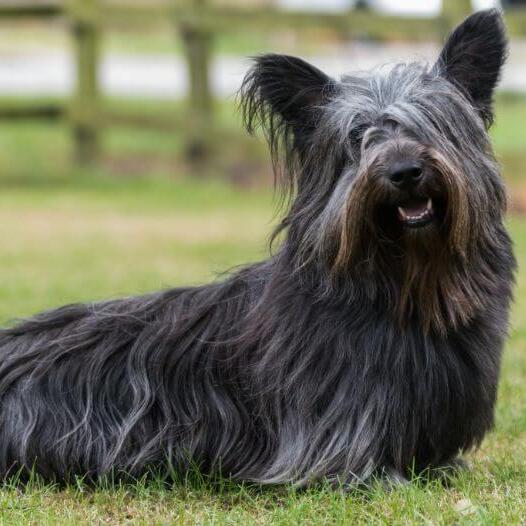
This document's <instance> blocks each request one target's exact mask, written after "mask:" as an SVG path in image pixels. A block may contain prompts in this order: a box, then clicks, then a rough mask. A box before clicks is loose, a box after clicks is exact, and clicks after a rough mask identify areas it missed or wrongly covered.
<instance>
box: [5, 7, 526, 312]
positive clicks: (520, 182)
mask: <svg viewBox="0 0 526 526" xmlns="http://www.w3.org/2000/svg"><path fill="white" fill-rule="evenodd" d="M492 6H497V7H502V8H503V9H504V12H505V16H506V22H507V25H508V28H509V32H510V35H511V38H512V40H511V53H510V57H509V61H508V64H507V66H506V70H505V72H504V76H503V80H502V84H501V86H500V90H499V93H498V97H497V112H496V114H497V119H496V124H495V126H494V128H493V129H492V135H493V138H494V142H495V147H496V150H497V154H498V158H499V160H500V162H501V163H502V166H503V171H504V174H505V177H506V179H507V181H508V183H509V187H510V197H511V210H512V213H513V219H512V228H513V229H514V230H513V233H514V236H515V237H517V238H518V237H520V234H521V232H522V231H523V227H522V224H523V223H522V214H523V213H524V212H525V211H526V178H525V177H524V176H523V167H524V166H525V161H526V105H525V104H524V101H525V100H526V99H525V97H526V1H519V0H515V1H512V0H507V1H502V2H500V1H498V0H473V2H471V1H469V0H466V1H464V0H443V1H441V0H427V1H425V2H424V1H421V0H396V1H395V0H187V1H185V0H69V1H66V0H0V236H1V239H2V249H1V252H0V272H1V273H2V275H3V279H2V280H0V300H1V301H0V317H3V318H4V319H7V318H12V317H13V316H18V315H26V314H29V313H31V312H33V311H35V310H37V309H40V308H44V307H49V306H51V305H55V304H58V303H63V302H68V301H74V300H88V299H94V298H99V297H108V296H118V295H121V294H135V293H139V292H143V291H147V290H152V289H156V288H159V287H163V286H167V285H175V284H180V283H183V282H185V283H188V282H190V283H199V282H202V281H203V280H206V279H210V278H211V277H213V276H214V274H215V273H216V272H219V271H222V270H224V269H225V268H227V267H229V266H232V265H235V264H238V263H241V262H246V261H253V260H255V259H257V258H260V257H262V256H263V255H264V254H265V253H266V249H265V240H266V237H267V235H268V232H269V231H270V229H271V226H272V221H273V219H272V218H273V217H274V220H275V215H273V197H272V189H271V186H272V173H271V168H270V164H269V159H268V153H267V149H266V146H265V144H264V141H263V140H261V139H260V140H257V139H253V138H249V137H247V136H246V135H245V134H244V132H243V130H242V126H241V120H240V116H239V113H238V111H237V108H236V101H235V93H236V90H237V89H238V88H239V86H240V83H241V80H242V78H243V75H244V73H245V72H246V70H247V68H248V67H249V65H250V60H249V59H248V58H247V57H249V56H251V55H255V54H258V53H262V52H269V51H272V52H278V53H289V54H296V55H300V56H302V57H304V58H306V59H307V60H310V61H311V62H313V63H314V64H316V65H317V66H318V67H320V68H321V69H323V70H325V71H327V72H328V73H331V74H333V75H339V74H341V73H343V72H346V71H352V70H360V69H369V68H370V67H372V66H374V65H381V64H384V63H388V62H391V61H393V60H399V61H408V60H414V59H423V60H427V61H429V62H432V61H434V60H435V58H436V56H437V54H438V51H439V49H440V44H441V42H442V41H443V39H444V37H445V35H446V34H447V33H448V31H450V30H451V28H452V27H454V25H455V24H457V23H458V22H459V21H460V20H462V19H463V18H464V17H465V16H467V15H468V14H469V13H470V12H471V11H474V10H477V9H481V8H486V7H492Z"/></svg>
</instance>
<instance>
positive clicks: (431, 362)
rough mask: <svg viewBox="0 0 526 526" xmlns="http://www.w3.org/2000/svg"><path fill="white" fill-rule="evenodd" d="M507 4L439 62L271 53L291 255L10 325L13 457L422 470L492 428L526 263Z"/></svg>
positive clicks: (259, 79)
mask: <svg viewBox="0 0 526 526" xmlns="http://www.w3.org/2000/svg"><path fill="white" fill-rule="evenodd" d="M506 49H507V42H506V35H505V30H504V26H503V22H502V18H501V15H500V14H499V12H498V11H496V10H489V11H481V12H478V13H476V14H474V15H472V16H470V17H469V18H468V19H467V20H466V21H465V22H463V23H462V24H461V25H460V26H459V27H458V28H457V29H456V30H455V31H454V32H453V33H452V34H451V36H450V37H449V38H448V40H447V41H446V43H445V46H444V48H443V49H442V51H441V53H440V56H439V58H438V60H437V62H436V63H435V64H434V65H432V66H428V65H426V64H417V63H411V64H399V65H395V66H393V67H391V68H389V69H387V70H386V69H382V70H379V71H374V72H370V73H364V74H359V75H347V76H343V77H342V78H341V79H340V80H335V79H333V78H330V77H329V76H327V75H326V74H324V73H322V72H321V71H319V70H318V69H316V68H315V67H313V66H311V65H309V64H307V63H306V62H304V61H303V60H300V59H298V58H294V57H289V56H281V55H264V56H260V57H259V58H257V59H256V60H255V63H254V65H253V67H252V69H251V70H250V72H249V73H248V75H247V76H246V78H245V80H244V83H243V86H242V89H241V97H242V103H241V105H242V109H243V111H244V115H245V121H246V124H247V128H248V130H249V131H250V132H252V131H253V130H255V129H256V128H258V127H261V128H262V129H263V130H264V132H265V135H266V137H267V139H268V142H269V144H270V149H271V153H272V156H273V159H274V161H275V169H276V173H277V175H278V182H279V183H280V188H282V190H283V191H284V192H285V194H286V195H288V196H289V201H288V203H289V207H288V209H287V212H286V213H285V215H284V218H283V219H282V221H281V222H280V224H279V226H278V228H277V231H276V235H277V236H278V238H279V240H280V242H279V248H278V249H277V250H276V251H275V253H274V254H273V255H272V256H271V257H269V259H267V260H265V261H262V262H260V263H256V264H253V265H250V266H247V267H244V268H243V269H242V270H239V271H236V272H235V273H233V274H231V275H230V276H229V277H227V278H226V279H225V280H223V281H221V282H217V283H212V284H208V285H205V286H202V287H189V288H176V289H173V290H167V291H163V292H160V293H156V294H151V295H147V296H141V297H133V298H126V299H120V300H116V301H109V302H104V303H96V304H90V305H70V306H66V307H63V308H60V309H58V310H53V311H51V312H46V313H43V314H40V315H38V316H36V317H34V318H32V319H29V320H27V321H24V322H22V323H20V324H18V325H16V326H14V327H12V328H7V329H5V330H3V331H1V332H0V356H1V360H0V473H2V474H3V475H4V476H7V475H9V474H10V473H13V472H15V471H16V470H20V471H22V472H24V471H30V470H32V469H34V470H35V472H36V473H38V474H40V475H42V476H43V477H45V478H49V479H54V480H59V481H60V480H62V481H64V480H69V479H70V477H72V476H75V475H82V476H87V477H88V478H90V479H94V480H95V479H98V478H99V477H101V476H104V475H106V474H109V473H118V474H130V475H137V474H141V473H144V472H146V471H148V470H150V469H162V468H163V467H166V466H170V469H173V470H175V471H176V472H179V473H180V472H184V470H187V469H189V466H194V465H198V466H199V468H200V469H201V470H202V471H203V472H204V473H221V474H223V475H225V476H230V477H232V478H233V479H236V480H246V481H254V482H258V483H264V484H275V483H284V482H292V483H295V484H298V485H306V484H309V483H313V482H315V481H319V480H329V481H333V482H334V483H338V482H341V483H344V484H347V483H353V482H363V481H367V480H368V479H369V478H370V477H371V476H375V475H376V474H379V475H382V474H385V475H387V476H390V477H392V478H394V479H397V480H399V479H404V478H406V477H407V476H408V475H409V474H410V472H412V471H413V470H415V471H417V472H421V471H422V470H427V469H434V468H438V467H440V466H444V465H447V464H451V463H452V462H455V460H456V458H457V456H458V455H459V454H460V453H462V452H464V451H466V450H469V449H470V448H472V447H474V446H477V445H478V444H479V443H480V442H481V440H482V438H483V437H484V435H485V433H486V432H487V431H488V430H489V429H490V428H491V426H492V422H493V411H494V405H495V397H496V389H497V383H498V376H499V364H500V360H501V351H502V347H503V343H504V341H505V338H506V333H507V325H508V314H509V307H510V301H511V295H512V286H513V273H514V268H515V262H514V257H513V253H512V246H511V242H510V238H509V237H508V234H507V233H506V229H505V226H504V223H503V216H504V212H505V206H506V198H505V189H504V185H503V181H502V179H501V176H500V174H499V168H498V166H497V163H496V161H495V158H494V154H493V151H492V146H491V144H490V139H489V137H488V133H487V130H488V128H489V126H490V125H491V123H492V120H493V109H492V98H493V92H494V89H495V86H496V84H497V82H498V80H499V76H500V73H501V69H502V66H503V63H504V60H505V56H506Z"/></svg>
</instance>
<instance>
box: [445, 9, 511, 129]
mask: <svg viewBox="0 0 526 526" xmlns="http://www.w3.org/2000/svg"><path fill="white" fill-rule="evenodd" d="M507 49H508V41H507V38H506V30H505V28H504V23H503V20H502V16H501V14H500V12H499V11H498V10H497V9H487V10H484V11H479V12H477V13H474V14H473V15H471V16H469V17H468V18H467V19H466V20H465V21H464V22H462V23H461V24H460V25H459V26H458V27H457V28H456V29H455V30H454V31H453V33H451V35H450V36H449V38H448V39H447V41H446V43H445V45H444V48H443V49H442V52H441V53H440V57H439V59H438V62H437V64H436V66H435V67H436V68H438V71H439V72H440V74H442V75H443V76H445V77H446V78H447V79H448V80H449V81H450V82H452V83H453V84H455V85H456V86H457V87H459V88H460V89H461V90H463V91H464V92H465V93H466V94H467V95H468V96H469V98H470V99H471V101H472V102H473V104H474V105H475V107H477V108H478V109H479V111H480V114H481V116H482V118H483V119H484V122H485V123H486V125H487V126H489V125H490V124H491V123H492V121H493V111H492V105H493V104H492V102H493V91H494V89H495V86H496V85H497V83H498V81H499V79H500V74H501V70H502V66H503V64H504V62H505V60H506V56H507Z"/></svg>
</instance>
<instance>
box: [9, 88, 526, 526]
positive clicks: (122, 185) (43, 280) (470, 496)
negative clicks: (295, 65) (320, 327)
mask: <svg viewBox="0 0 526 526" xmlns="http://www.w3.org/2000/svg"><path fill="white" fill-rule="evenodd" d="M123 104H124V103H123ZM152 104H153V103H152ZM147 106H148V105H147ZM178 108H179V107H178V105H175V106H170V109H171V110H173V111H174V112H175V111H179V109H178ZM498 108H499V109H498V113H497V114H498V119H497V124H496V126H495V128H494V131H493V136H494V140H495V143H496V147H497V151H498V154H499V156H500V157H501V159H502V161H503V163H504V170H505V173H506V174H507V178H508V180H509V181H511V182H513V184H514V185H515V186H514V187H520V186H521V185H523V183H522V181H521V173H520V170H521V169H522V166H524V161H525V157H524V155H525V154H524V152H525V151H526V150H525V148H524V146H525V145H526V137H525V134H524V130H523V122H525V120H526V109H525V108H526V105H524V102H523V99H520V98H519V99H517V98H513V97H511V98H510V97H506V98H500V99H499V102H498ZM231 109H232V108H231V106H229V105H227V106H222V107H221V108H220V114H221V117H220V118H221V119H222V122H223V123H224V125H225V126H226V127H227V128H228V129H229V130H231V131H232V132H233V131H234V130H236V129H237V127H238V125H239V121H238V118H237V117H236V116H235V114H233V113H231ZM143 110H144V108H143V109H142V110H141V111H143ZM164 110H166V106H163V105H159V106H158V107H156V108H153V107H149V108H148V107H146V110H145V111H152V112H153V111H164ZM103 146H104V150H105V158H104V162H103V167H102V168H101V169H99V170H96V171H95V170H93V171H89V172H82V171H78V170H72V168H71V162H70V157H71V143H70V136H69V131H68V128H67V127H66V126H65V125H63V124H56V125H47V124H32V123H17V124H10V125H7V124H5V123H1V124H0V239H1V250H0V254H1V257H0V276H1V279H0V320H1V321H2V322H3V323H6V322H8V321H9V320H12V319H13V318H16V317H23V316H28V315H30V314H32V313H34V312H37V311H39V310H41V309H45V308H49V307H53V306H57V305H61V304H63V303H67V302H72V301H87V300H94V299H102V298H111V297H118V296H122V295H128V294H139V293H142V292H146V291H151V290H156V289H159V288H162V287H168V286H174V285H181V284H189V283H190V284H197V283H202V282H205V281H207V280H210V279H214V278H215V277H216V276H217V274H218V273H220V272H222V271H224V270H225V269H227V268H229V267H232V266H234V265H237V264H239V263H243V262H248V261H255V260H257V259H259V258H261V257H263V256H264V255H265V254H266V248H265V246H266V239H267V235H268V233H269V232H270V230H271V226H272V223H273V217H274V213H273V204H272V201H273V200H272V195H271V191H270V189H265V188H263V189H261V188H260V189H259V190H257V191H255V190H253V191H241V190H239V189H236V188H234V187H232V186H229V185H228V184H225V183H224V182H221V179H220V177H219V176H217V177H215V178H214V177H213V178H209V179H198V178H194V179H190V178H189V177H188V175H187V172H186V171H185V170H184V167H182V165H180V162H181V161H180V159H179V153H180V149H181V141H180V137H178V136H171V135H170V134H158V133H153V132H149V131H131V130H126V129H112V130H108V131H107V132H105V133H104V135H103ZM224 147H225V148H231V149H235V148H236V147H237V148H238V149H240V150H243V152H242V153H243V154H244V156H245V157H251V154H247V150H245V149H244V148H240V147H239V143H238V142H235V141H234V142H233V143H232V144H230V145H226V144H225V145H224ZM145 159H146V160H147V162H146V163H145V162H144V160H145ZM156 160H157V161H158V160H161V161H162V162H160V163H159V162H157V161H156ZM249 160H250V159H249ZM247 162H248V161H247ZM258 162H259V161H258ZM126 163H128V164H126ZM513 163H515V164H513ZM130 167H131V169H130ZM130 173H131V174H132V175H133V177H131V176H130ZM185 174H186V175H185ZM124 176H125V177H124ZM510 229H511V233H512V235H513V238H514V240H515V245H516V250H517V255H518V259H519V264H520V268H521V269H522V268H525V266H526V221H525V220H524V219H523V218H522V217H513V218H512V219H511V220H510ZM525 401H526V272H523V271H522V270H521V271H520V272H519V274H518V279H517V293H516V303H515V305H514V309H513V316H512V329H511V338H510V341H509V343H508V345H507V349H506V352H505V356H504V364H503V369H502V377H501V384H500V393H499V401H498V406H497V418H496V427H495V430H494V431H493V432H492V433H491V434H490V435H489V436H488V437H487V439H486V440H485V441H484V443H483V445H482V448H481V449H480V450H479V451H478V452H476V453H473V454H470V455H469V460H470V462H471V463H472V465H473V467H472V469H471V470H470V471H469V472H464V473H461V474H459V475H458V476H456V477H455V478H454V479H453V481H452V484H451V486H450V487H448V488H445V487H443V486H441V485H440V484H437V483H428V484H426V483H423V482H418V481H415V482H414V483H413V484H411V485H409V486H407V487H402V488H397V489H394V490H392V491H386V490H385V489H384V488H382V487H380V486H378V487H374V488H372V489H371V490H370V491H367V492H359V491H355V492H351V493H348V494H345V493H343V492H339V491H336V492H334V491H330V490H328V489H323V488H321V489H316V490H308V491H306V492H297V491H294V490H293V489H291V488H279V489H273V490H264V491H261V490H257V489H256V488H251V487H247V486H242V485H235V484H228V483H226V482H225V483H223V484H221V485H220V486H219V487H217V486H214V487H212V486H211V485H210V484H209V483H207V481H201V482H199V481H198V482H196V481H193V482H192V483H186V484H185V483H183V484H178V485H175V486H173V487H170V488H167V487H164V486H162V485H161V484H160V483H159V482H157V481H153V482H150V483H145V482H144V481H138V482H137V483H136V484H129V485H126V486H124V485H123V486H109V487H99V488H95V489H93V488H91V489H90V488H87V487H85V486H83V485H82V484H78V485H74V486H70V487H68V488H65V489H64V488H62V489H60V488H56V487H53V486H50V485H43V484H40V483H38V482H33V483H31V484H30V485H29V486H28V487H26V488H23V487H16V486H5V487H3V488H0V524H9V525H11V524H57V523H60V524H98V523H105V524H122V523H134V524H145V525H146V524H147V525H150V524H252V523H254V524H287V525H289V524H290V525H296V524H312V525H319V524H400V525H405V524H437V525H438V524H494V525H500V524H506V525H508V524H520V523H521V522H522V523H524V518H525V517H526V410H525V406H526V402H525Z"/></svg>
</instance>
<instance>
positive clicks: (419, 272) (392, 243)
mask: <svg viewBox="0 0 526 526" xmlns="http://www.w3.org/2000/svg"><path fill="white" fill-rule="evenodd" d="M428 155H429V157H428V162H429V166H430V169H431V170H433V173H434V174H435V175H436V180H437V185H436V187H435V189H434V190H433V193H432V194H430V195H429V196H427V197H425V199H430V200H431V201H432V206H433V214H434V217H433V220H432V221H430V222H429V223H426V224H425V225H424V226H423V227H421V228H408V227H407V225H404V224H403V221H400V217H398V216H399V212H398V210H397V208H398V207H397V206H396V203H393V202H389V204H388V205H386V202H388V199H387V197H388V196H387V195H386V191H385V189H382V187H381V186H379V185H375V184H373V183H371V181H374V174H372V173H370V172H369V171H367V170H364V171H363V172H362V173H359V174H358V175H357V177H356V179H355V180H354V181H353V185H352V188H351V189H350V191H349V194H348V197H347V199H346V201H345V206H344V209H343V210H342V213H341V214H340V223H339V226H338V231H339V239H338V242H337V250H336V251H335V252H334V253H335V257H334V259H333V260H332V261H331V262H330V269H331V275H332V276H333V278H334V279H335V282H341V276H343V275H345V276H348V277H350V278H351V280H352V281H353V283H354V284H359V283H360V282H363V283H367V285H366V287H365V290H367V292H368V295H369V296H372V299H373V300H380V301H381V299H382V297H383V298H387V300H386V301H388V303H389V305H387V307H388V308H390V309H392V310H393V311H394V312H395V313H396V318H397V320H398V322H399V323H400V325H401V326H405V325H407V324H408V323H411V322H412V321H413V320H418V322H419V323H421V324H422V326H423V329H424V330H425V331H426V332H427V331H431V330H434V331H436V332H438V333H441V334H444V333H446V332H447V331H448V329H449V328H450V327H456V326H458V325H459V324H461V323H465V322H467V321H468V320H469V319H471V317H472V315H473V313H474V312H475V309H476V308H477V306H478V305H479V301H478V296H479V294H478V292H477V290H476V289H474V288H473V287H472V285H471V283H470V281H469V278H468V274H469V273H467V272H466V267H467V266H468V265H469V254H470V251H471V247H472V245H473V243H474V241H475V236H476V228H475V227H476V225H473V222H474V221H476V218H473V217H471V215H472V214H471V210H472V209H471V206H470V203H469V202H468V195H467V192H466V186H465V185H466V183H465V178H464V177H463V174H462V173H461V171H460V170H459V169H458V167H456V166H455V165H454V164H453V163H451V162H447V161H446V158H445V157H444V156H443V155H441V154H440V153H439V152H436V151H430V152H429V154H428ZM425 199H424V201H425Z"/></svg>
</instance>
